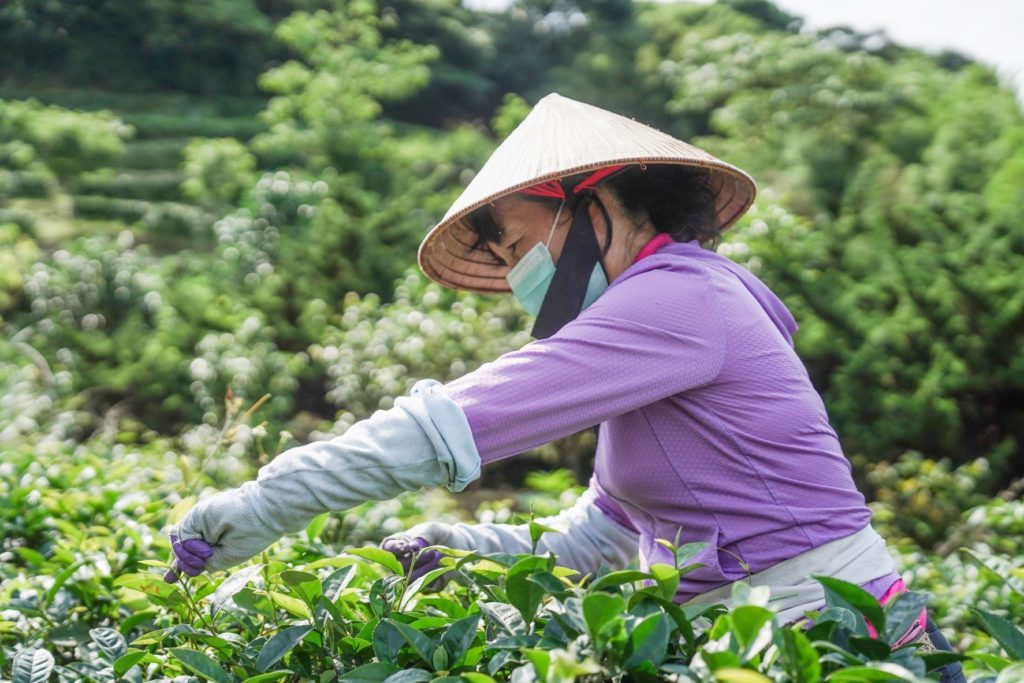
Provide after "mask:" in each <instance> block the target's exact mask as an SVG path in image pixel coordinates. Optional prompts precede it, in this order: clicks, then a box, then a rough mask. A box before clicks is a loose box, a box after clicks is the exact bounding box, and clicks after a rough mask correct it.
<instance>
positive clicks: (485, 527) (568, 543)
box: [405, 485, 639, 574]
mask: <svg viewBox="0 0 1024 683" xmlns="http://www.w3.org/2000/svg"><path fill="white" fill-rule="evenodd" d="M594 497H595V491H594V487H593V485H592V486H591V488H589V489H587V490H586V491H585V492H584V493H583V495H582V496H580V498H579V500H577V501H576V504H575V505H573V506H572V507H571V508H569V509H568V510H563V511H562V512H561V513H559V514H558V515H556V516H554V517H547V518H544V519H538V520H537V521H538V522H540V523H541V524H544V525H545V526H549V527H551V528H553V529H557V530H558V531H559V533H552V532H548V533H545V534H544V535H543V536H541V537H540V541H539V542H538V543H537V552H538V553H546V552H548V551H551V552H553V553H554V554H555V557H557V558H558V564H560V565H562V566H563V567H569V568H570V569H575V570H576V571H578V572H580V573H581V574H594V573H596V572H597V569H598V567H600V566H601V565H602V564H605V565H607V566H608V567H610V568H611V569H622V568H624V567H625V566H627V565H628V564H629V563H630V562H631V561H632V560H635V559H636V558H637V554H638V552H639V535H638V534H637V533H636V532H635V531H633V530H632V529H629V528H627V527H625V526H623V525H622V524H620V523H618V522H616V521H615V520H613V519H611V518H610V517H608V516H607V515H606V514H605V513H604V512H602V511H601V509H600V508H599V507H597V506H596V505H594ZM405 535H407V536H410V537H413V538H415V537H417V536H419V537H421V538H424V539H426V540H427V541H428V542H430V543H431V544H435V545H443V546H447V547H449V548H459V549H463V550H474V551H477V552H480V553H493V552H505V553H515V554H522V553H529V552H530V545H531V544H530V529H529V525H527V524H518V525H514V524H461V523H460V524H442V523H438V522H427V523H425V524H418V525H416V526H414V527H413V528H411V529H409V530H408V531H407V532H405Z"/></svg>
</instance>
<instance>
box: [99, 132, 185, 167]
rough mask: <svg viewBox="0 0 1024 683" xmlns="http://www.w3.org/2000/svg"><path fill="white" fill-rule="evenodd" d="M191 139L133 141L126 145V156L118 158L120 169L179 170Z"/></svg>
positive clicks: (117, 162)
mask: <svg viewBox="0 0 1024 683" xmlns="http://www.w3.org/2000/svg"><path fill="white" fill-rule="evenodd" d="M190 140H191V138H187V137H185V138H154V139H152V140H132V141H130V142H128V143H127V144H126V145H125V148H124V154H122V155H121V156H120V157H118V159H117V161H116V164H117V167H118V168H126V169H139V170H148V169H168V168H177V167H178V166H180V165H181V163H182V161H183V160H184V159H185V147H186V146H187V145H188V144H189V142H190Z"/></svg>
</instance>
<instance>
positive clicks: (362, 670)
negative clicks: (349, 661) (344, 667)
mask: <svg viewBox="0 0 1024 683" xmlns="http://www.w3.org/2000/svg"><path fill="white" fill-rule="evenodd" d="M397 671H398V667H397V666H395V665H394V664H387V663H385V662H373V663H372V664H363V665H362V666H357V667H356V668H354V669H352V670H351V671H349V672H348V673H346V674H342V675H341V676H339V677H338V680H339V681H349V682H350V683H383V681H386V680H387V679H388V677H389V676H391V675H393V674H395V673H396V672H397Z"/></svg>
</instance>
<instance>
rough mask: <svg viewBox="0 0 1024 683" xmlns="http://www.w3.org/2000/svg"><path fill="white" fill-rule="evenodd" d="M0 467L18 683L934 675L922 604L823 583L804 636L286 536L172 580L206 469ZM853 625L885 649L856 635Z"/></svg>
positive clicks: (665, 588)
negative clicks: (867, 624)
mask: <svg viewBox="0 0 1024 683" xmlns="http://www.w3.org/2000/svg"><path fill="white" fill-rule="evenodd" d="M245 419H247V418H246V417H245V416H241V417H239V418H237V419H235V418H232V419H230V420H229V421H228V422H226V423H225V424H226V427H225V431H227V430H228V428H231V429H235V428H237V427H239V426H241V424H242V423H243V422H244V420H245ZM238 420H241V421H238ZM9 454H10V457H9V458H8V459H7V460H5V462H4V464H3V465H2V466H0V501H2V502H3V503H4V505H3V506H2V507H0V510H2V512H0V531H2V533H3V536H4V537H5V538H6V539H9V545H8V546H7V548H6V549H5V551H4V552H5V553H6V555H5V562H4V564H2V565H0V599H2V600H3V602H4V604H5V606H6V608H5V611H4V612H2V613H0V660H3V661H6V662H10V664H7V665H6V666H10V667H12V668H9V669H8V668H5V669H4V674H7V673H8V672H10V673H11V674H12V675H13V677H14V678H15V680H22V679H24V680H32V679H31V678H24V677H25V676H31V675H36V676H43V677H45V676H46V675H47V674H48V673H49V672H50V671H54V672H56V673H57V675H58V676H59V677H61V678H62V679H73V678H75V677H83V676H87V677H98V678H104V677H109V676H110V675H111V674H112V673H116V675H118V676H127V677H128V678H129V679H135V680H155V679H157V678H160V677H174V676H179V675H185V674H188V673H191V674H193V675H197V676H200V677H203V678H205V679H208V680H214V681H217V680H224V681H234V680H287V681H298V680H301V679H310V678H313V679H319V678H320V677H325V679H329V680H352V679H360V680H367V679H373V680H384V679H385V678H386V677H388V676H395V678H393V679H391V680H395V681H398V680H436V679H438V678H440V677H444V676H454V677H460V676H461V677H462V678H463V679H465V680H470V681H487V680H523V679H528V680H564V681H571V680H577V679H578V680H618V679H619V678H620V677H623V676H629V677H632V678H638V679H642V680H654V679H656V678H658V677H661V678H665V677H668V676H671V675H681V676H683V679H684V680H694V681H713V680H757V681H790V680H803V681H808V682H814V681H822V680H826V678H827V680H865V678H863V677H864V676H870V675H871V674H870V672H872V671H887V672H889V673H890V674H892V673H893V672H897V675H898V677H902V678H900V680H922V679H923V677H924V675H925V670H926V668H928V667H929V666H930V664H929V663H928V660H926V659H923V658H922V657H921V655H920V654H919V653H916V652H915V651H914V648H913V647H909V648H908V647H903V648H895V649H894V648H892V646H891V644H892V643H893V642H894V641H895V640H896V639H897V638H898V637H899V636H901V635H902V633H903V632H904V630H905V628H906V626H907V625H908V624H909V621H910V620H911V619H912V618H913V617H914V616H916V614H917V613H919V611H920V608H921V605H922V604H923V599H924V596H921V595H919V594H914V593H910V594H906V595H903V596H901V597H900V598H898V599H897V600H895V601H894V602H892V603H890V604H889V605H887V606H886V607H885V608H882V607H880V606H879V605H878V603H877V601H875V600H874V599H873V598H871V597H870V596H868V595H867V594H865V593H863V591H861V590H860V589H858V588H857V587H856V586H853V585H851V584H846V583H843V582H840V581H836V580H834V579H823V582H825V583H826V585H827V587H828V590H827V592H826V601H827V604H826V607H827V608H828V609H826V610H825V611H822V612H821V613H819V614H816V615H812V616H814V617H815V622H814V623H813V625H811V626H809V627H808V628H807V630H804V629H801V628H800V627H798V626H786V625H782V624H779V623H778V622H777V619H776V618H775V616H774V615H773V613H772V611H771V610H769V609H768V608H767V607H766V605H767V604H768V602H767V601H768V598H769V594H768V593H767V591H766V590H765V589H761V588H758V589H750V588H749V587H747V586H746V585H744V584H740V585H738V586H737V588H736V590H735V591H734V595H733V607H732V609H731V610H729V611H727V610H726V609H725V608H724V607H722V606H720V605H696V606H686V607H680V606H677V605H674V604H673V603H672V602H671V600H670V599H668V596H671V595H673V594H674V592H675V589H676V585H677V583H678V577H679V574H680V572H681V571H686V569H687V568H686V566H685V562H686V561H685V560H682V562H683V564H681V565H680V566H679V567H673V566H669V565H655V566H652V567H651V568H650V570H649V571H648V572H641V571H636V570H632V571H624V572H615V573H607V572H605V571H602V572H599V573H598V575H597V576H596V577H581V576H579V575H577V574H574V573H573V572H571V571H569V570H566V569H563V568H561V567H558V566H557V565H556V562H555V559H554V558H553V557H550V556H534V555H523V556H511V555H505V554H494V555H489V556H482V555H478V554H475V553H471V552H466V551H446V555H447V557H446V558H445V559H443V560H442V567H441V568H440V569H439V570H438V572H439V573H440V574H444V576H445V577H446V578H445V583H444V585H442V586H440V587H439V589H438V590H437V591H436V592H428V591H426V590H425V587H426V586H427V585H428V584H430V583H431V582H432V581H433V579H434V578H436V577H437V575H438V573H436V572H435V573H434V574H433V575H427V576H426V577H424V578H423V579H419V580H417V581H409V579H407V578H406V577H405V576H403V575H402V570H401V567H400V566H399V565H398V563H397V562H396V561H395V560H394V558H393V556H391V555H390V554H389V553H386V552H384V551H381V550H379V549H377V548H372V547H371V548H352V547H347V548H341V547H339V548H332V547H331V546H328V545H325V544H324V543H323V542H322V541H320V540H318V539H317V538H316V537H312V538H306V537H303V536H292V537H287V538H285V539H282V541H281V542H280V543H278V544H276V545H275V546H273V547H272V548H271V549H270V550H268V551H267V552H266V553H264V554H263V556H262V557H260V558H258V561H257V562H256V563H254V564H250V565H248V566H246V567H242V568H238V569H236V570H235V571H234V572H233V573H231V574H229V575H223V576H211V575H205V574H204V575H201V576H199V577H196V578H193V579H187V580H184V581H183V582H182V583H178V584H168V583H165V582H164V581H163V579H162V577H161V574H162V571H163V570H164V569H165V568H166V565H165V564H164V562H162V561H160V560H158V559H156V558H157V557H167V554H168V552H169V548H168V546H167V540H166V538H165V537H164V536H163V535H162V534H161V533H160V530H161V528H162V527H163V526H164V525H165V524H167V523H168V522H170V521H171V520H173V519H175V518H176V516H177V515H180V514H181V512H183V511H184V510H185V509H186V508H187V507H188V506H189V505H190V504H191V502H192V499H191V498H189V497H187V495H186V494H187V492H189V491H190V490H192V491H195V490H197V489H196V488H195V487H196V485H198V486H202V485H203V484H204V482H205V481H206V479H205V475H204V472H205V471H206V470H205V467H206V464H210V463H211V460H210V459H209V458H207V457H206V456H203V455H199V456H191V455H190V456H186V457H184V458H181V459H180V460H179V462H178V463H177V464H175V461H174V458H173V457H169V455H168V454H167V452H166V445H165V444H153V445H152V446H148V447H144V448H137V447H129V446H124V445H117V446H113V447H108V446H104V445H102V444H101V443H100V442H91V443H86V444H83V445H81V446H71V445H67V444H61V443H59V442H56V441H51V442H48V443H38V444H36V445H35V447H16V448H15V449H13V450H10V451H9ZM204 463H206V464H204ZM239 475H241V476H242V477H244V476H245V475H244V473H235V476H236V477H237V476H239ZM196 477H198V479H196ZM190 482H191V483H190ZM419 500H420V501H421V502H425V500H426V499H425V498H420V499H419ZM168 503H172V504H173V503H176V504H175V505H174V507H173V508H172V509H169V508H168ZM405 523H408V522H405ZM384 533H386V530H384V529H380V530H378V534H380V535H383V534H384ZM379 537H380V536H378V538H379ZM680 550H683V549H680ZM1014 571H1016V572H1018V573H1019V572H1020V569H1016V570H1014ZM976 614H977V619H979V621H980V623H981V624H982V626H983V627H984V628H985V629H986V630H988V631H991V632H992V634H993V638H994V641H993V642H994V643H996V644H997V645H996V647H997V648H998V647H999V645H998V644H1002V647H1004V648H1005V650H1003V651H1002V653H1001V654H1000V653H999V652H1000V651H999V650H998V649H996V650H995V651H992V650H988V649H986V650H978V651H977V652H978V654H977V656H978V659H977V660H971V659H969V660H968V662H967V663H968V665H969V666H975V667H979V670H980V669H983V668H985V667H987V666H989V665H992V666H995V667H997V668H999V667H1007V666H1011V665H1012V664H1011V663H1012V662H1013V661H1014V660H1019V659H1020V653H1019V651H1018V645H1019V643H1020V642H1021V638H1024V633H1022V632H1021V631H1020V629H1019V627H1017V626H1016V625H1014V620H1013V619H1012V618H1008V617H1007V616H1005V611H1004V610H997V611H992V610H990V609H988V608H984V607H982V608H979V610H978V611H977V612H976ZM865 618H867V619H870V620H871V621H872V622H873V623H874V624H875V625H876V626H878V628H879V629H880V631H881V632H882V633H883V636H882V638H881V639H879V640H871V639H868V638H865V637H863V635H860V634H863V633H864V619H865ZM971 618H972V619H973V618H975V617H974V616H972V617H971ZM12 660H13V661H12ZM403 670H404V671H405V673H403V674H401V676H399V671H403ZM517 671H519V673H516V672H517ZM740 672H745V673H740ZM258 676H263V678H255V677H258ZM740 676H746V678H740ZM40 680H42V679H40Z"/></svg>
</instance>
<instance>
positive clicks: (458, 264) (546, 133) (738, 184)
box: [419, 93, 757, 292]
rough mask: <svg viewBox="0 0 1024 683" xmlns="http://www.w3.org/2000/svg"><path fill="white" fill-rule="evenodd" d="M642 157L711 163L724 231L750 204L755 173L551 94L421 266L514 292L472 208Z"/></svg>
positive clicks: (468, 284)
mask: <svg viewBox="0 0 1024 683" xmlns="http://www.w3.org/2000/svg"><path fill="white" fill-rule="evenodd" d="M641 163H648V164H650V163H655V164H680V165H684V166H697V167H701V168H706V169H708V171H709V172H710V185H711V189H712V191H713V192H714V193H715V197H716V199H715V206H716V209H717V211H718V221H719V228H720V229H722V230H725V229H726V228H728V227H729V226H730V225H732V224H733V223H734V222H735V221H736V220H737V219H738V218H739V217H740V216H742V215H743V213H744V212H745V211H746V210H747V209H748V208H750V205H751V203H752V202H753V201H754V194H755V193H756V191H757V190H756V186H755V185H754V181H753V179H752V178H751V177H750V176H749V175H747V174H746V173H744V172H743V171H741V170H740V169H738V168H736V167H735V166H731V165H729V164H727V163H725V162H724V161H720V160H719V159H716V158H715V157H713V156H711V155H710V154H708V153H707V152H705V151H704V150H701V149H698V148H696V147H694V146H693V145H689V144H687V143H685V142H683V141H682V140H677V139H675V138H673V137H672V136H670V135H667V134H665V133H662V132H661V131H659V130H655V129H654V128H651V127H650V126H647V125H645V124H643V123H640V122H638V121H634V120H633V119H629V118H626V117H625V116H620V115H619V114H614V113H612V112H610V111H606V110H604V109H600V108H598V107H595V106H592V105H589V104H584V103H583V102H577V101H575V100H571V99H569V98H568V97H562V96H561V95H558V94H557V93H552V94H550V95H548V96H547V97H545V98H543V99H542V100H541V101H540V102H538V103H537V106H535V107H534V108H533V110H532V111H531V112H530V114H529V115H528V116H527V117H526V118H525V119H524V120H523V122H522V123H520V124H519V126H517V127H516V129H515V130H514V131H512V133H511V134H510V135H509V136H508V137H507V138H506V139H505V141H504V142H502V143H501V145H500V146H499V147H498V149H496V150H495V151H494V153H493V154H492V155H491V157H490V158H489V159H488V160H487V163H485V164H484V167H483V168H481V169H480V172H479V173H478V174H477V175H476V176H475V177H474V178H473V180H472V182H470V184H469V186H468V187H466V189H465V191H463V193H462V194H461V195H460V196H459V198H458V199H456V200H455V203H454V204H452V206H451V208H450V209H448V213H446V214H445V216H444V218H443V219H442V220H441V222H440V223H438V224H437V225H436V226H434V228H433V229H432V230H431V231H430V232H429V233H428V234H427V236H426V237H425V238H424V240H423V243H422V244H421V245H420V250H419V264H420V267H421V268H422V269H423V272H424V273H426V274H427V277H429V278H430V279H431V280H433V281H435V282H437V283H439V284H441V285H444V286H445V287H452V288H455V289H464V290H469V291H475V292H507V291H509V286H508V283H507V282H506V281H505V275H506V273H508V267H506V266H505V265H503V264H500V263H495V262H494V259H493V257H491V256H490V254H488V253H487V252H485V251H481V250H475V249H473V245H474V244H476V242H477V236H476V234H475V233H473V232H472V230H471V229H470V228H469V225H468V222H467V221H466V220H465V218H466V217H467V216H468V215H469V214H470V213H472V212H473V211H475V210H476V209H478V208H480V207H481V206H483V205H485V204H488V203H490V202H493V201H494V200H496V199H499V198H501V197H504V196H506V195H509V194H512V193H514V192H518V191H520V190H522V189H524V188H527V187H530V186H531V185H536V184H537V183H541V182H544V181H547V180H553V179H556V178H561V177H564V176H570V175H575V174H577V173H582V172H584V171H592V170H596V169H599V168H603V167H605V166H617V165H620V164H641ZM680 190H682V191H685V188H680Z"/></svg>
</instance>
